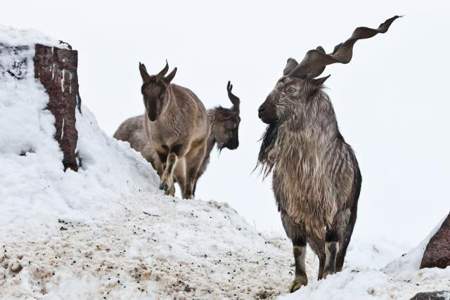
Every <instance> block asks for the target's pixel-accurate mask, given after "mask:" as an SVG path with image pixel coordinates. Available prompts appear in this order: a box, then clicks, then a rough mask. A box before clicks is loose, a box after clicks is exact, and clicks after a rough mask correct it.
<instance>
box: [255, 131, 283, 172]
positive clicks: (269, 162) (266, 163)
mask: <svg viewBox="0 0 450 300" xmlns="http://www.w3.org/2000/svg"><path fill="white" fill-rule="evenodd" d="M278 128H279V123H278V122H276V123H272V124H270V125H268V126H267V128H266V131H265V132H264V134H263V136H262V138H261V141H262V142H261V147H260V149H259V154H258V163H257V165H256V168H257V167H258V166H261V171H262V173H263V177H264V178H265V177H267V175H269V174H270V172H271V171H272V169H273V167H274V165H275V161H274V160H273V159H269V153H270V151H271V150H273V148H274V147H275V143H276V140H277V137H278ZM256 168H255V169H256Z"/></svg>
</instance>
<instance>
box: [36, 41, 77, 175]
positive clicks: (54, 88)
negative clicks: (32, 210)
mask: <svg viewBox="0 0 450 300" xmlns="http://www.w3.org/2000/svg"><path fill="white" fill-rule="evenodd" d="M77 65H78V53H77V51H75V50H71V49H61V48H57V47H49V46H44V45H40V44H36V48H35V56H34V74H35V77H36V78H37V79H39V80H40V81H41V83H42V85H43V86H44V87H45V89H46V90H47V93H48V95H49V102H48V106H47V108H48V109H49V110H50V111H51V112H52V114H53V115H54V117H55V128H56V133H55V139H56V140H57V141H58V143H59V145H60V148H61V150H62V152H63V154H64V158H63V165H64V169H67V168H70V169H72V170H75V171H76V170H78V163H77V157H76V147H77V140H78V132H77V129H76V127H75V122H76V120H75V109H76V107H77V105H79V102H80V98H79V92H78V75H77Z"/></svg>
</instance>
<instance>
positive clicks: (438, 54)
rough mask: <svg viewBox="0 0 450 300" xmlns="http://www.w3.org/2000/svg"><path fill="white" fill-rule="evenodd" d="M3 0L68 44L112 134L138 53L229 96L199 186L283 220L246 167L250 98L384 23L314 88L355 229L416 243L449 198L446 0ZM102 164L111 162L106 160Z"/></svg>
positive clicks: (132, 86) (22, 23)
mask: <svg viewBox="0 0 450 300" xmlns="http://www.w3.org/2000/svg"><path fill="white" fill-rule="evenodd" d="M325 2H326V1H221V2H218V1H120V2H119V1H47V0H40V1H29V2H25V1H7V2H5V3H2V6H1V12H0V16H1V18H0V20H1V22H2V24H3V25H10V26H14V27H19V28H34V29H38V30H40V31H42V32H45V33H47V34H49V35H51V36H52V37H54V38H57V39H61V40H64V41H67V42H69V43H70V44H71V45H72V46H73V47H74V49H77V50H78V51H79V78H80V79H79V80H80V92H81V96H82V99H83V101H84V104H85V105H87V106H88V107H89V109H90V110H91V111H93V112H94V113H95V115H96V116H97V120H98V122H99V124H100V126H101V127H102V128H103V129H104V130H105V131H106V132H107V133H108V134H110V135H112V134H113V133H114V131H115V129H116V128H117V126H118V125H119V124H120V123H121V122H122V121H123V120H124V119H126V118H127V117H130V116H133V115H137V114H141V113H142V112H143V109H144V106H143V103H142V99H141V95H140V84H141V79H140V76H139V72H138V62H139V61H141V62H144V63H145V64H146V65H147V69H148V70H149V72H150V73H152V72H157V71H159V70H160V69H161V68H162V67H163V66H164V61H165V59H168V61H169V64H170V66H171V67H175V66H176V67H178V72H177V75H176V77H175V79H174V82H175V83H177V84H180V85H183V86H186V87H189V88H190V89H192V90H193V91H194V92H195V93H196V94H197V95H198V96H199V97H200V99H201V100H202V101H203V103H204V104H205V106H206V107H207V108H211V107H214V106H217V105H224V106H229V105H230V103H229V102H228V98H227V96H226V90H225V86H226V82H227V80H231V81H232V83H233V84H234V92H235V93H236V94H237V95H238V96H239V97H240V98H241V117H242V123H241V130H240V147H239V149H238V150H236V151H229V150H224V151H222V154H221V155H220V156H218V155H217V153H216V151H215V152H214V153H213V156H212V161H211V163H210V165H209V169H208V170H207V172H206V174H205V175H204V176H203V177H202V179H201V181H200V183H199V186H198V191H197V196H198V197H199V198H201V199H204V200H210V199H214V200H217V201H226V202H228V203H229V204H230V205H231V206H232V207H234V208H235V209H236V210H237V211H238V212H239V213H241V214H242V215H243V216H244V217H245V218H247V220H248V221H249V222H251V223H254V224H255V225H256V227H257V228H259V229H264V230H266V229H268V230H274V231H280V232H282V231H283V229H282V227H281V222H280V220H279V219H280V218H279V215H278V212H277V211H276V207H275V204H274V198H273V194H272V191H271V183H270V179H267V180H265V181H264V182H262V178H261V176H259V175H258V172H254V173H252V170H253V168H254V166H255V163H256V157H257V153H258V149H259V144H258V139H259V137H260V136H261V134H262V133H263V131H264V128H265V126H264V125H263V124H262V123H261V122H260V121H259V119H258V118H257V108H258V106H259V105H260V104H261V103H262V101H264V99H265V97H266V96H267V94H268V93H269V92H270V91H271V89H272V87H273V86H274V84H275V82H276V80H277V79H278V78H279V77H280V75H281V73H282V70H283V68H284V65H285V62H286V59H287V58H288V57H294V58H296V59H298V60H301V59H302V57H303V55H304V54H305V52H306V51H307V50H309V49H311V48H313V47H316V46H318V45H322V46H324V47H325V49H326V50H327V51H331V50H332V49H333V47H334V45H336V44H337V43H339V42H342V41H344V40H345V39H346V38H348V37H349V36H350V34H351V33H352V31H353V29H354V28H355V27H356V26H361V25H365V26H370V27H377V26H378V24H379V23H381V22H383V21H384V20H385V19H387V18H389V17H391V16H393V15H395V14H400V15H405V17H404V18H402V19H399V20H397V21H396V22H395V23H394V24H393V25H392V26H391V29H390V31H389V32H388V33H387V34H385V35H379V36H377V37H375V38H372V39H370V40H365V41H360V42H358V43H357V44H356V46H355V51H354V58H353V60H352V61H351V62H350V64H348V65H333V66H331V67H328V68H327V69H326V71H325V72H324V74H331V75H332V76H331V78H330V79H329V80H328V81H327V87H328V88H327V90H326V92H327V93H328V94H329V95H330V97H331V99H332V102H333V104H334V107H335V110H336V114H337V118H338V123H339V125H340V129H341V132H342V134H343V136H344V137H345V139H346V140H347V142H349V143H350V144H351V145H352V146H353V148H354V150H355V152H356V155H357V158H358V160H359V163H360V167H361V171H362V175H363V185H362V194H361V197H360V202H359V203H360V206H359V216H358V221H357V225H356V232H357V233H356V236H357V237H360V238H365V239H371V238H372V237H375V236H376V237H380V236H382V237H383V236H384V237H386V238H387V239H395V240H398V241H405V242H407V243H409V244H414V243H416V242H419V241H420V240H421V239H422V238H423V237H424V236H425V235H426V234H427V233H428V232H429V231H430V229H431V228H433V227H434V226H435V224H436V223H437V222H438V221H439V219H441V218H442V217H444V215H445V214H446V213H448V211H449V209H450V197H449V192H448V190H449V185H450V158H449V153H450V141H449V132H448V130H449V128H450V126H449V123H450V121H449V118H448V114H449V110H450V99H449V95H448V88H447V87H448V80H449V75H448V74H449V73H448V72H449V70H450V63H449V60H448V53H450V42H449V38H448V36H449V35H450V4H449V2H448V1H426V2H424V1H415V2H413V1H406V0H405V1H370V2H368V1H329V2H328V3H325ZM111 163H112V164H113V163H114V162H111Z"/></svg>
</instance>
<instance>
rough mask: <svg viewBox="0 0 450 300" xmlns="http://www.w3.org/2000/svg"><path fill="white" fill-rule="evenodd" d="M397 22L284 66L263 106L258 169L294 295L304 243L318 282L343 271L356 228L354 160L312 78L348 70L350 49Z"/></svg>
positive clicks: (300, 281) (301, 279) (301, 278)
mask: <svg viewBox="0 0 450 300" xmlns="http://www.w3.org/2000/svg"><path fill="white" fill-rule="evenodd" d="M396 18H397V17H393V18H391V19H388V20H387V21H386V22H384V23H382V24H381V25H380V26H379V27H378V29H371V28H367V27H359V28H357V29H356V30H355V31H354V33H353V35H352V37H351V38H349V39H348V40H347V41H346V42H344V43H342V44H339V45H338V46H336V47H335V49H334V52H333V53H331V54H326V53H325V51H324V50H323V49H322V48H321V47H318V48H317V49H314V50H310V51H308V53H307V54H306V56H305V58H304V59H303V60H302V61H301V62H300V63H297V62H296V61H295V60H294V59H288V62H287V65H286V67H285V69H284V72H283V76H282V77H281V79H280V80H278V82H277V83H276V85H275V88H274V89H273V91H272V92H271V93H270V95H269V96H268V97H267V99H266V100H265V102H264V103H263V104H262V105H261V106H260V108H259V110H258V115H259V117H260V119H261V120H262V121H263V122H264V123H267V124H268V128H267V130H266V133H265V135H264V137H263V141H262V144H261V149H260V153H259V157H258V161H259V163H260V164H262V166H263V168H264V172H265V175H267V174H268V173H270V172H271V171H273V190H274V194H275V198H276V201H277V204H278V209H279V211H280V214H281V220H282V223H283V226H284V229H285V231H286V234H287V236H288V237H289V238H290V239H291V240H292V243H293V248H294V251H293V252H294V259H295V280H294V282H293V284H292V287H291V291H295V290H297V289H298V288H300V287H301V286H303V285H306V284H307V282H308V279H307V276H306V272H305V251H306V244H307V243H308V244H309V245H310V246H311V248H312V249H313V251H314V252H315V253H316V255H317V256H318V257H319V261H320V266H319V279H321V278H324V277H325V276H327V275H328V274H332V273H334V272H337V271H340V270H341V269H342V266H343V264H344V258H345V254H346V251H347V246H348V244H349V242H350V238H351V235H352V232H353V227H354V225H355V222H356V213H357V206H358V198H359V193H360V189H361V174H360V170H359V167H358V162H357V160H356V157H355V154H354V152H353V150H352V148H351V147H350V145H349V144H347V143H346V142H345V140H344V138H343V137H342V135H341V133H340V132H339V128H338V124H337V121H336V115H335V113H334V110H333V106H332V104H331V101H330V99H329V98H328V96H327V95H326V94H325V93H324V92H323V90H322V85H323V83H324V82H325V80H326V79H327V78H328V77H329V76H327V77H322V78H316V77H317V76H319V75H320V74H321V73H322V72H323V71H324V69H325V66H326V65H329V64H332V63H348V62H349V61H350V60H351V57H352V50H353V45H354V44H355V42H356V41H357V40H359V39H365V38H369V37H372V36H374V35H376V34H377V33H385V32H386V31H387V30H388V29H389V27H390V25H391V23H392V22H393V21H394V20H395V19H396Z"/></svg>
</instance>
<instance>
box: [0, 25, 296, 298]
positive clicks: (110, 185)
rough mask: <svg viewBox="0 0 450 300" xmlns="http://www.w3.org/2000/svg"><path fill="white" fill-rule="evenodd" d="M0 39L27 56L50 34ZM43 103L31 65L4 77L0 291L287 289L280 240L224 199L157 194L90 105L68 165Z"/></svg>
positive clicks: (81, 294)
mask: <svg viewBox="0 0 450 300" xmlns="http://www.w3.org/2000/svg"><path fill="white" fill-rule="evenodd" d="M22 35H23V38H20V37H21V36H22ZM33 37H34V38H33ZM0 38H2V39H3V40H2V43H3V44H7V45H30V46H31V47H30V49H29V50H27V51H25V52H22V53H21V54H20V55H22V57H21V59H22V58H24V57H26V58H28V59H29V61H30V62H31V61H32V57H33V54H34V53H33V50H32V49H33V47H32V46H33V41H36V42H37V41H39V42H41V43H45V44H50V45H56V44H57V42H53V41H51V40H50V39H45V38H43V37H42V36H41V35H40V34H37V33H34V32H23V31H20V32H19V31H14V30H12V29H4V28H3V32H2V34H1V35H0ZM30 41H31V42H30ZM9 55H10V53H6V52H3V53H1V54H0V59H2V63H3V65H4V66H5V65H8V64H12V63H13V59H17V57H10V56H9ZM47 102H48V96H47V94H46V92H45V90H44V88H43V87H42V85H41V84H40V83H39V82H37V81H36V80H35V79H34V74H33V67H32V64H28V70H27V76H26V77H25V78H24V79H22V80H16V79H13V78H12V77H11V76H9V75H8V74H6V73H3V74H2V76H1V77H0V128H1V132H0V166H1V168H0V186H1V190H0V261H1V262H0V264H1V266H2V267H0V298H2V299H4V298H7V299H9V298H26V299H28V298H41V297H44V298H49V299H60V298H62V297H64V298H68V299H97V298H103V297H108V298H115V299H135V298H139V297H143V298H148V297H154V296H158V295H159V296H163V297H175V296H180V295H184V296H186V297H191V296H199V297H207V296H211V297H219V298H222V297H233V296H234V295H240V297H245V295H247V296H248V297H250V298H255V297H262V298H264V297H269V296H274V295H277V294H279V293H280V291H284V290H286V289H287V288H288V284H289V280H290V278H291V274H290V272H291V268H290V263H291V259H290V256H289V255H287V253H289V248H288V245H289V244H288V243H287V241H286V240H283V239H281V238H273V239H271V238H266V237H264V236H263V235H261V234H260V233H258V232H257V231H256V230H255V229H254V228H253V227H252V226H250V225H249V224H247V223H246V222H245V221H244V220H243V219H242V218H241V217H240V216H239V215H238V214H237V213H236V212H235V211H234V210H233V209H231V208H230V207H228V206H227V205H226V204H220V203H216V202H203V201H198V200H193V201H184V200H179V199H176V198H170V197H165V196H163V195H162V194H161V192H160V191H159V190H158V189H157V186H158V179H157V176H156V174H155V172H154V171H153V170H152V168H151V167H150V165H149V164H148V163H147V162H146V161H145V160H144V159H143V158H142V157H141V156H140V155H139V154H137V153H136V152H134V151H133V150H131V149H130V147H129V146H128V144H126V143H122V142H118V141H116V140H114V139H112V138H110V137H108V136H106V135H105V134H104V133H103V132H102V131H101V130H100V129H99V127H98V125H97V124H96V121H95V118H94V117H93V115H92V114H91V113H90V112H89V111H88V109H87V108H86V107H83V108H82V111H83V113H82V114H80V113H79V112H77V115H76V118H77V130H78V133H79V140H78V149H77V151H78V153H79V157H80V159H81V163H82V165H81V168H80V170H79V172H73V171H71V170H67V171H66V172H64V171H63V166H62V163H61V159H62V153H61V151H60V150H59V147H58V144H57V142H56V141H55V140H54V139H53V138H52V137H53V134H54V130H55V129H54V126H53V121H54V119H53V116H52V115H51V114H50V113H49V112H48V111H47V110H45V107H46V104H47Z"/></svg>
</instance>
